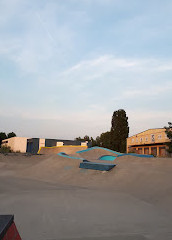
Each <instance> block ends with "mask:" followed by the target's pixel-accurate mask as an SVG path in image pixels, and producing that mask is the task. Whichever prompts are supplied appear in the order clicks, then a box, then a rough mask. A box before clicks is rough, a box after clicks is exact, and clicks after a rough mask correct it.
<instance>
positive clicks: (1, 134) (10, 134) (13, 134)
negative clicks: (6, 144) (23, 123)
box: [0, 132, 16, 146]
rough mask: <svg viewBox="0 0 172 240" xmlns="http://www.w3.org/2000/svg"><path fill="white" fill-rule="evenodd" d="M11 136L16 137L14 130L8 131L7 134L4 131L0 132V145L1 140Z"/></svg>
mask: <svg viewBox="0 0 172 240" xmlns="http://www.w3.org/2000/svg"><path fill="white" fill-rule="evenodd" d="M11 137H16V134H15V133H14V132H10V133H8V134H6V133H5V132H0V146H1V143H2V140H4V139H7V138H11Z"/></svg>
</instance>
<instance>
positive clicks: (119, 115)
mask: <svg viewBox="0 0 172 240" xmlns="http://www.w3.org/2000/svg"><path fill="white" fill-rule="evenodd" d="M128 133H129V127H128V117H127V116H126V112H125V111H124V110H123V109H119V110H118V111H115V112H114V113H113V116H112V126H111V130H110V131H108V132H105V133H102V134H100V136H97V137H96V139H95V140H94V139H93V138H92V137H91V138H89V136H87V135H86V136H85V137H84V138H81V137H78V138H76V140H80V141H81V140H85V141H90V142H91V145H92V147H94V146H99V147H104V148H109V149H112V150H116V151H119V152H125V151H126V139H127V137H128Z"/></svg>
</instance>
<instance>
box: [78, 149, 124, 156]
mask: <svg viewBox="0 0 172 240" xmlns="http://www.w3.org/2000/svg"><path fill="white" fill-rule="evenodd" d="M93 149H103V150H106V151H109V152H111V153H114V154H116V155H122V154H123V153H120V152H116V151H113V150H110V149H108V148H102V147H92V148H87V149H85V150H81V151H78V152H77V153H83V152H88V151H91V150H93Z"/></svg>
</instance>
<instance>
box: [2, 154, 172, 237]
mask: <svg viewBox="0 0 172 240" xmlns="http://www.w3.org/2000/svg"><path fill="white" fill-rule="evenodd" d="M79 163H80V161H77V160H70V159H64V158H62V157H58V156H55V155H54V156H31V157H29V158H28V157H26V156H23V155H16V156H10V155H7V156H4V155H0V213H1V214H14V215H15V222H16V225H17V228H18V230H19V232H20V234H21V236H22V239H23V240H27V239H30V240H44V239H45V240H56V239H57V240H59V239H72V240H74V239H76V240H77V239H82V240H91V239H93V240H98V239H102V240H112V239H115V240H148V239H150V240H162V239H165V240H171V239H172V207H171V202H172V174H171V173H172V159H165V158H164V159H163V158H162V159H158V158H155V159H145V158H143V159H140V158H137V157H135V158H132V157H130V156H123V157H120V158H118V160H117V166H116V167H115V168H114V169H113V170H112V171H110V172H107V173H104V172H100V173H99V172H97V171H94V170H87V171H85V172H83V171H81V169H79V168H78V165H79Z"/></svg>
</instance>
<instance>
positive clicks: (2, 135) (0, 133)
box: [0, 132, 7, 146]
mask: <svg viewBox="0 0 172 240" xmlns="http://www.w3.org/2000/svg"><path fill="white" fill-rule="evenodd" d="M6 138H7V135H6V133H5V132H0V146H1V143H2V140H4V139H6Z"/></svg>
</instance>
